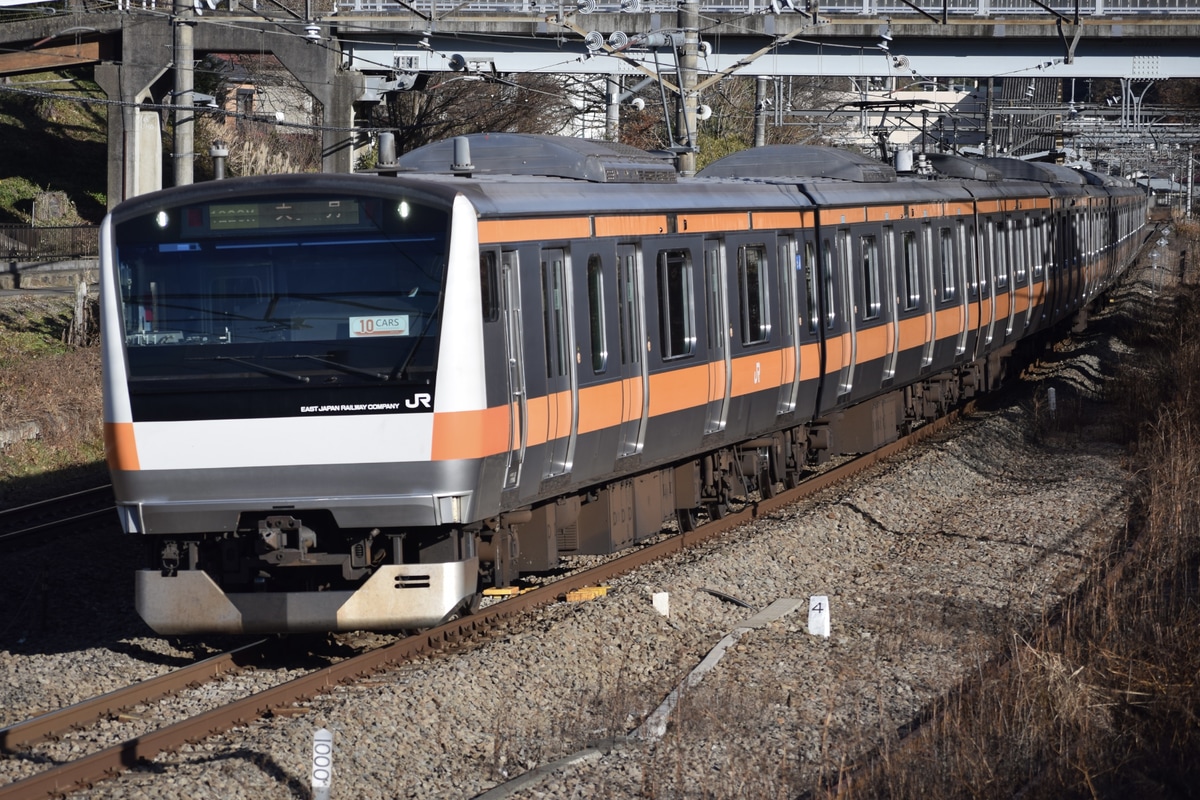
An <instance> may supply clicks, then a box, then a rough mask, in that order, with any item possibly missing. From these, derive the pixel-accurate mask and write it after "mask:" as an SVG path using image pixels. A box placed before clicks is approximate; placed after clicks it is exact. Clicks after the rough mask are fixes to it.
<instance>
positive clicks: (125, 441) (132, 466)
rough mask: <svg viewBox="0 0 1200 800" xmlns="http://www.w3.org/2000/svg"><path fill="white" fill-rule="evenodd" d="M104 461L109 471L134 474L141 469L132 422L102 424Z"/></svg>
mask: <svg viewBox="0 0 1200 800" xmlns="http://www.w3.org/2000/svg"><path fill="white" fill-rule="evenodd" d="M104 460H105V461H106V462H107V463H108V468H109V469H111V470H123V471H126V472H136V471H138V470H140V469H141V468H142V465H141V462H140V461H139V459H138V451H137V440H136V439H135V438H134V435H133V423H132V422H106V423H104Z"/></svg>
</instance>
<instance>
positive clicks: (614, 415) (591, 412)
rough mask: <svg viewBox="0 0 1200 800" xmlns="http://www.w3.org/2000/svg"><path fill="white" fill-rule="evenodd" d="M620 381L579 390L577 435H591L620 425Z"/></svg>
mask: <svg viewBox="0 0 1200 800" xmlns="http://www.w3.org/2000/svg"><path fill="white" fill-rule="evenodd" d="M621 392H622V386H621V381H609V382H608V383H602V384H600V385H598V386H586V387H584V388H582V389H580V390H579V433H580V434H584V433H592V432H594V431H600V430H604V429H605V428H615V427H616V426H617V425H620V424H621V421H622V420H621V409H622V405H623V404H622V402H621Z"/></svg>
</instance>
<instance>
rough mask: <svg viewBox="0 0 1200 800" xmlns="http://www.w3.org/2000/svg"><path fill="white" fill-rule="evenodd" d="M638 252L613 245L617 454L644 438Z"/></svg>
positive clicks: (634, 449) (637, 447)
mask: <svg viewBox="0 0 1200 800" xmlns="http://www.w3.org/2000/svg"><path fill="white" fill-rule="evenodd" d="M643 287H644V282H643V277H642V259H641V252H640V251H639V250H638V247H637V245H634V244H620V245H617V291H618V292H619V293H620V296H619V298H618V300H617V327H618V329H619V330H618V338H619V339H620V343H621V435H620V442H619V443H618V450H617V456H618V457H620V458H623V457H625V456H632V455H635V454H637V453H640V452H641V450H642V445H643V443H644V442H645V441H646V417H647V414H648V413H649V386H648V382H649V375H648V374H647V371H646V369H647V365H646V318H645V316H644V314H645V308H644V305H643V303H642V297H643V296H644V291H643Z"/></svg>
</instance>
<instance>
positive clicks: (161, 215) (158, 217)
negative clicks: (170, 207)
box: [154, 211, 171, 228]
mask: <svg viewBox="0 0 1200 800" xmlns="http://www.w3.org/2000/svg"><path fill="white" fill-rule="evenodd" d="M154 221H155V222H156V223H158V227H160V228H165V227H167V223H168V222H170V221H171V219H170V217H168V216H167V212H165V211H160V212H158V213H157V214H155V215H154Z"/></svg>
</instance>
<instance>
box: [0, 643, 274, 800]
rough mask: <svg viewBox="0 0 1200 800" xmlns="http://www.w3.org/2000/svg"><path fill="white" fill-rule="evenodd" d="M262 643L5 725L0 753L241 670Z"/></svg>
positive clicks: (0, 741) (239, 648)
mask: <svg viewBox="0 0 1200 800" xmlns="http://www.w3.org/2000/svg"><path fill="white" fill-rule="evenodd" d="M266 642H267V640H266V639H260V640H258V641H256V642H251V643H250V644H246V645H242V646H241V647H238V648H236V649H234V650H230V651H229V652H228V653H222V654H220V655H216V656H213V657H211V658H206V659H204V660H203V661H198V662H196V663H195V664H190V665H188V666H186V667H183V668H181V669H177V670H173V671H171V672H168V673H166V674H165V675H159V676H158V677H156V678H149V679H148V680H144V681H141V682H139V683H135V684H133V685H132V686H127V687H125V688H123V689H115V690H113V691H111V692H108V693H106V694H103V695H100V696H99V697H94V698H92V699H90V700H83V701H81V702H78V703H75V704H74V705H70V706H67V707H66V708H60V709H59V710H57V711H51V712H48V713H46V714H42V715H41V716H38V717H34V718H33V719H28V720H25V721H24V722H18V723H16V724H14V725H9V726H8V727H7V728H0V752H4V753H19V752H21V751H22V750H23V749H25V748H28V747H29V746H31V745H34V744H36V743H38V742H41V741H45V740H46V739H54V738H57V737H59V736H60V735H61V734H63V733H65V732H67V731H69V730H71V729H73V728H79V727H83V726H86V725H89V724H92V723H95V722H97V721H99V720H101V719H104V718H106V717H114V716H116V715H117V714H120V713H121V712H122V711H125V710H127V709H130V708H133V707H134V706H137V705H139V704H143V703H152V702H154V701H156V700H159V699H161V698H163V697H167V696H168V695H172V694H175V693H177V692H178V691H180V690H181V689H185V688H188V687H191V686H195V685H198V684H201V683H207V682H208V681H211V680H213V679H214V678H219V677H220V676H222V675H225V674H227V673H230V672H234V671H236V670H238V669H239V668H240V667H241V665H242V663H243V662H244V661H245V659H246V657H247V656H249V655H251V654H253V653H255V652H257V650H258V649H260V648H261V647H262V646H263V645H264V644H265V643H266ZM0 791H3V790H0Z"/></svg>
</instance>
